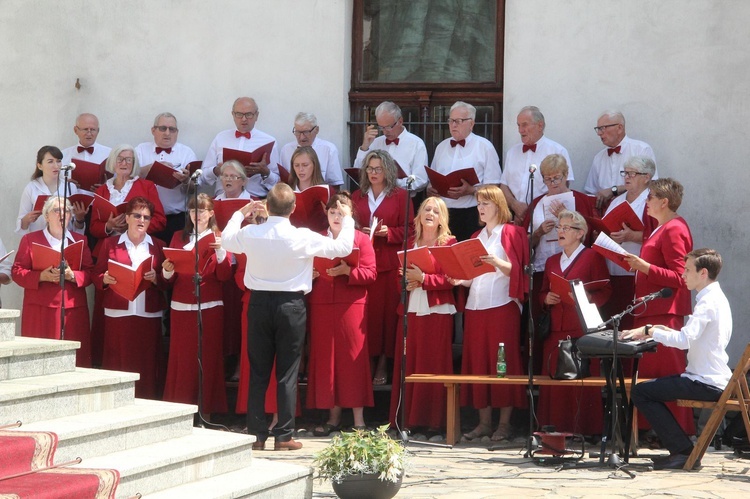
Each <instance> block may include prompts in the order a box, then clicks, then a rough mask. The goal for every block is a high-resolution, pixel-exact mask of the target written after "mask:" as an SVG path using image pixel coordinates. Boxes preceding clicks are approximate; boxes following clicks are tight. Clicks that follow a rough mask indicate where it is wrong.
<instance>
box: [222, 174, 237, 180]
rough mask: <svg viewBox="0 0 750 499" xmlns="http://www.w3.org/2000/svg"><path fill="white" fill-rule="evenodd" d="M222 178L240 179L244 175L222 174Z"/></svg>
mask: <svg viewBox="0 0 750 499" xmlns="http://www.w3.org/2000/svg"><path fill="white" fill-rule="evenodd" d="M221 178H222V179H224V180H239V179H241V178H242V177H240V176H239V175H222V176H221Z"/></svg>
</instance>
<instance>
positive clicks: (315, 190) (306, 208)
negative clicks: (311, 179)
mask: <svg viewBox="0 0 750 499" xmlns="http://www.w3.org/2000/svg"><path fill="white" fill-rule="evenodd" d="M294 195H295V197H296V199H295V203H296V205H295V208H294V211H293V212H292V214H291V215H290V216H289V222H291V224H292V225H294V226H295V227H308V226H309V225H310V223H309V222H310V221H311V220H313V219H314V218H315V215H316V214H317V213H320V212H325V205H326V203H328V199H329V198H330V196H331V191H330V189H329V188H328V185H325V184H321V185H314V186H312V187H308V188H307V189H305V190H304V191H302V192H295V193H294Z"/></svg>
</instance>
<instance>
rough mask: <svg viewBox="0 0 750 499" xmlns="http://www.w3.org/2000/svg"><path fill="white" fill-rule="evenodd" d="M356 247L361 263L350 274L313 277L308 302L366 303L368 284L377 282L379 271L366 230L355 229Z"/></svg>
mask: <svg viewBox="0 0 750 499" xmlns="http://www.w3.org/2000/svg"><path fill="white" fill-rule="evenodd" d="M354 247H355V248H359V265H358V266H357V267H353V268H352V269H351V272H350V273H349V276H348V277H347V276H337V277H334V278H333V279H331V278H325V277H323V276H319V277H317V278H315V279H313V287H312V292H310V294H309V295H308V297H307V300H308V303H365V301H366V300H367V286H369V285H370V284H372V283H373V282H375V279H377V277H378V271H377V270H376V268H375V267H376V264H375V250H374V249H373V247H372V243H371V242H370V237H369V236H368V235H367V234H365V233H364V232H360V231H358V230H355V231H354Z"/></svg>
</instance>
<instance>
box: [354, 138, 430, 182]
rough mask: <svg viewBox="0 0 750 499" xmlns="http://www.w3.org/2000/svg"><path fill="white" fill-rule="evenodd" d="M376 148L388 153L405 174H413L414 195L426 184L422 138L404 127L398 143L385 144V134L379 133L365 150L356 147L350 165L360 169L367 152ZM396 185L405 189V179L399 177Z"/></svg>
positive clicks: (424, 148)
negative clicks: (352, 161) (355, 152)
mask: <svg viewBox="0 0 750 499" xmlns="http://www.w3.org/2000/svg"><path fill="white" fill-rule="evenodd" d="M378 149H380V150H383V151H386V152H387V153H388V154H390V155H391V157H392V158H393V159H395V160H396V161H397V162H398V164H399V166H400V167H401V169H402V170H404V173H406V175H407V176H409V175H414V177H415V180H414V183H412V186H411V188H412V195H415V194H416V192H417V191H421V190H422V189H424V188H425V187H426V186H427V182H428V181H429V180H428V179H427V174H426V173H425V171H424V169H425V167H426V166H427V164H428V160H427V148H426V147H425V145H424V141H423V140H422V139H420V138H419V137H417V136H416V135H414V134H413V133H411V132H409V131H408V130H407V129H406V128H404V130H403V131H402V132H401V134H400V135H399V136H398V145H396V144H395V143H391V144H388V145H386V144H385V135H379V136H378V137H375V140H373V141H372V144H370V148H369V149H367V151H363V150H362V148H361V147H359V148H357V156H356V157H355V158H354V164H353V165H352V166H353V167H354V168H356V169H358V170H359V169H361V168H362V162H363V161H364V160H365V157H366V156H367V153H369V152H370V151H375V150H378ZM398 186H399V187H401V188H402V189H406V179H405V178H402V179H399V180H398Z"/></svg>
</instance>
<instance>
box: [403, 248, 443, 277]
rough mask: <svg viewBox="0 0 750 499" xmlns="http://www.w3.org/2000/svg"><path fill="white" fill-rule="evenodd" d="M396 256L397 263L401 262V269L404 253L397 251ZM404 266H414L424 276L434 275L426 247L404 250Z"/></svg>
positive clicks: (432, 264) (432, 263) (433, 266)
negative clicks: (424, 274)
mask: <svg viewBox="0 0 750 499" xmlns="http://www.w3.org/2000/svg"><path fill="white" fill-rule="evenodd" d="M397 255H398V261H399V262H401V268H404V252H403V251H399V252H398V253H397ZM406 264H407V265H408V266H409V267H411V266H412V265H416V266H417V267H418V268H419V270H421V271H422V272H424V273H426V274H434V273H435V263H434V262H433V261H432V257H431V256H430V250H429V249H428V248H427V246H420V247H419V248H413V249H408V250H406Z"/></svg>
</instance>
